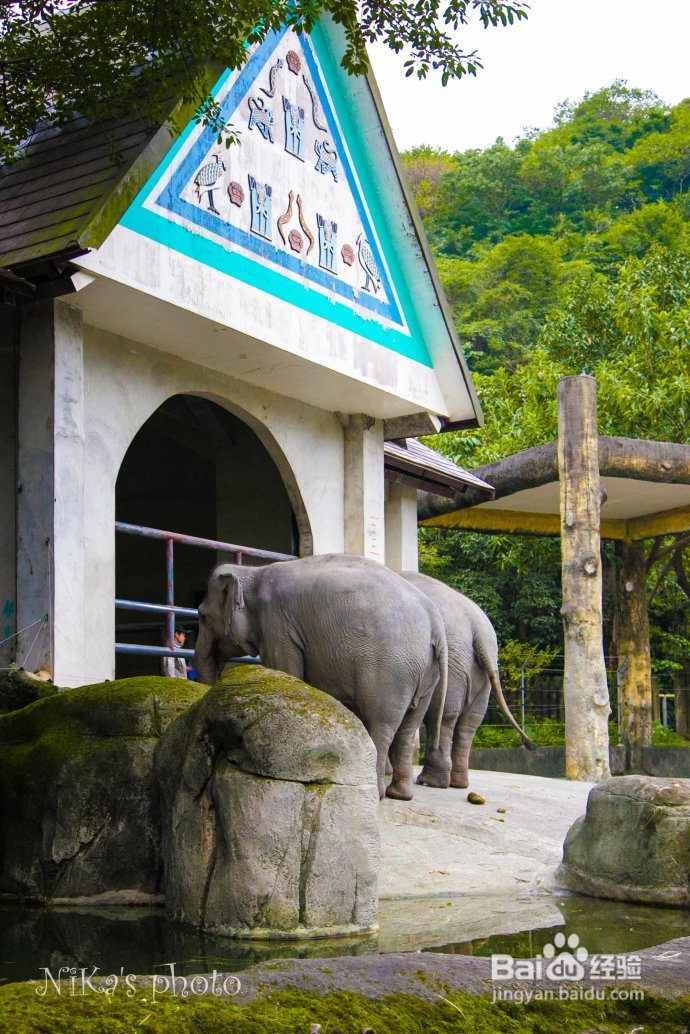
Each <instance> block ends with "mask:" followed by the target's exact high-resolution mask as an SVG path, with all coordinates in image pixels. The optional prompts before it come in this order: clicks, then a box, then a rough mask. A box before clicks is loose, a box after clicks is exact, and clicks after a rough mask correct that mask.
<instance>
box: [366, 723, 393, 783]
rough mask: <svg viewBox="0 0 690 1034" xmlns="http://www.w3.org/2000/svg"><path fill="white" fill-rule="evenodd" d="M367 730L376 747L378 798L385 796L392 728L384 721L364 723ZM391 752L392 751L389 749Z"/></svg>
mask: <svg viewBox="0 0 690 1034" xmlns="http://www.w3.org/2000/svg"><path fill="white" fill-rule="evenodd" d="M365 725H366V729H367V732H368V733H369V735H370V736H371V738H372V740H373V741H374V746H375V747H376V778H377V781H378V784H379V799H383V798H384V797H385V796H386V780H385V777H386V775H387V774H388V773H387V771H386V769H387V768H388V765H389V760H388V758H389V751H391V740H392V739H393V730H392V729H391V728H390V726H389V725H387V724H385V723H383V722H382V723H380V724H379V723H365ZM391 753H392V751H391Z"/></svg>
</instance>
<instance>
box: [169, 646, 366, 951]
mask: <svg viewBox="0 0 690 1034" xmlns="http://www.w3.org/2000/svg"><path fill="white" fill-rule="evenodd" d="M156 774H157V778H158V782H159V786H160V793H161V808H162V822H163V855H164V865H165V888H166V892H165V897H166V909H167V913H168V916H169V917H170V918H171V919H174V920H177V921H181V922H185V923H188V924H191V925H192V926H195V927H197V928H200V929H204V930H208V931H212V932H215V933H220V934H224V935H228V936H240V937H252V936H253V937H297V936H305V937H308V936H319V935H327V934H328V935H331V936H332V935H335V934H345V933H358V932H365V931H368V930H372V929H375V926H376V915H377V882H378V864H379V849H380V848H379V831H378V788H377V781H376V751H375V748H374V745H373V743H372V741H371V740H370V738H369V736H368V735H367V733H366V731H365V729H364V727H363V726H362V724H361V723H360V722H359V720H358V719H357V718H355V717H354V716H353V715H352V714H351V713H350V712H349V711H348V710H347V709H346V708H345V707H343V706H342V704H340V703H338V701H336V700H334V699H333V698H332V697H330V696H327V695H326V694H325V693H321V692H320V691H319V690H316V689H313V688H312V687H311V686H307V685H305V683H303V682H301V681H300V680H299V679H295V678H292V677H291V676H290V675H286V674H284V673H282V672H276V671H270V670H268V669H266V668H262V667H259V666H254V665H252V666H243V667H238V668H235V669H234V670H232V671H230V672H227V673H226V674H225V675H223V676H222V677H221V679H220V681H219V682H218V683H217V684H216V685H215V686H214V687H213V688H212V689H211V690H210V691H209V693H208V694H207V695H206V696H205V697H204V698H203V700H201V701H199V703H198V704H196V705H195V706H194V707H193V708H191V709H190V710H189V711H188V712H187V713H186V714H185V715H182V716H181V717H180V718H179V719H178V720H177V721H176V722H175V723H174V724H173V725H172V726H171V727H170V729H168V731H167V732H166V734H165V735H164V736H163V737H162V739H161V742H160V744H159V747H158V750H157V752H156Z"/></svg>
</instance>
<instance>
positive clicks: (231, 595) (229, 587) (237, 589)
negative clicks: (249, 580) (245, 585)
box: [219, 574, 244, 628]
mask: <svg viewBox="0 0 690 1034" xmlns="http://www.w3.org/2000/svg"><path fill="white" fill-rule="evenodd" d="M219 579H220V581H221V582H222V583H223V586H224V600H223V627H224V628H228V626H229V625H230V622H231V621H232V615H233V613H234V612H235V610H243V609H244V593H243V592H242V583H241V582H240V580H239V578H238V577H237V576H236V575H234V574H221V575H219Z"/></svg>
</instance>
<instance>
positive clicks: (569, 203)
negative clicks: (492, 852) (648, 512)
mask: <svg viewBox="0 0 690 1034" xmlns="http://www.w3.org/2000/svg"><path fill="white" fill-rule="evenodd" d="M403 160H404V163H405V166H406V169H407V172H408V175H409V178H410V181H411V184H412V188H413V191H414V194H415V196H416V199H417V202H418V204H419V207H420V209H421V211H422V215H423V218H424V222H425V225H426V229H427V233H428V235H429V238H430V241H431V245H432V249H433V251H434V255H435V258H436V262H437V264H438V268H439V271H440V275H441V280H442V282H443V285H444V287H445V290H446V293H447V295H448V299H449V302H450V306H451V310H452V313H453V317H454V320H455V325H456V327H457V330H458V334H459V336H460V340H461V342H462V345H463V348H464V350H465V353H466V356H467V359H468V362H469V365H470V368H471V370H472V372H473V375H474V379H475V384H476V386H477V389H478V392H479V396H480V400H481V403H482V406H483V408H484V415H485V419H486V426H485V427H484V428H483V429H481V430H476V431H470V432H456V433H453V434H447V435H441V436H438V437H435V438H431V439H428V442H429V444H431V445H433V447H434V448H436V449H438V450H439V451H441V452H443V453H444V454H446V455H448V456H449V457H450V458H451V459H453V460H455V461H456V462H458V463H460V464H462V465H463V466H468V467H474V466H477V465H479V464H481V463H486V462H490V461H491V460H494V459H497V458H499V457H502V456H506V455H509V454H510V453H513V452H516V451H518V450H520V449H524V448H528V447H530V446H532V445H538V444H541V443H542V442H546V441H550V440H552V439H554V438H555V437H556V433H557V423H556V385H557V382H558V380H559V379H560V378H561V377H563V376H566V375H569V374H577V373H581V372H583V371H586V372H587V373H590V374H592V375H593V376H595V377H596V379H597V385H598V398H599V429H600V433H601V434H613V435H624V436H628V437H633V438H635V437H637V438H645V437H647V438H656V439H660V440H665V441H677V442H688V441H690V437H689V435H690V430H689V428H688V414H689V412H690V99H688V100H685V101H683V102H681V103H680V104H678V105H676V106H675V107H669V106H668V105H666V104H663V103H662V102H661V101H660V100H659V98H658V97H656V96H655V95H654V94H653V93H651V92H649V91H642V90H638V89H631V88H629V87H627V86H626V84H625V83H623V82H621V81H617V82H615V83H613V85H612V86H610V87H607V88H605V89H602V90H599V91H597V92H596V93H592V94H586V95H585V96H584V98H583V99H582V100H581V101H579V102H577V103H572V102H569V101H568V102H564V103H563V104H561V105H559V107H558V108H557V110H556V113H555V117H554V121H553V125H552V127H551V128H549V129H546V130H544V131H542V132H538V131H531V132H528V133H526V135H525V136H524V137H523V138H521V139H519V140H517V141H516V142H515V143H514V144H513V145H509V144H507V143H506V142H505V141H503V140H502V139H498V140H497V141H496V142H495V143H494V144H493V145H492V146H491V147H488V148H486V149H485V150H481V151H480V150H468V151H462V152H455V153H452V154H451V153H448V152H444V151H438V150H434V149H433V148H429V147H417V148H415V149H414V150H412V151H409V152H407V153H406V154H405V155H404V156H403ZM657 548H658V547H657ZM606 550H607V556H608V559H609V561H610V564H609V572H608V573H609V577H610V574H611V569H612V567H613V562H614V561H613V550H612V547H611V548H609V546H608V545H607V547H606ZM422 563H423V566H424V569H425V570H426V571H427V572H428V573H431V574H436V575H438V576H440V577H443V578H445V579H446V580H448V581H450V582H451V584H454V585H455V586H456V587H457V588H460V589H462V590H463V591H465V592H467V593H468V594H469V595H472V596H473V597H474V598H475V599H477V601H478V602H479V603H480V604H481V605H482V606H484V608H485V609H486V610H487V612H488V613H489V615H490V616H491V617H492V618H493V619H494V621H495V623H496V625H497V630H498V632H499V635H500V636H501V638H502V639H503V640H504V641H506V640H517V641H522V642H524V643H529V644H531V646H533V645H535V644H537V645H539V646H542V647H550V648H552V649H559V648H560V643H561V630H560V618H559V614H558V610H559V605H560V578H559V551H558V542H557V541H556V540H534V539H531V540H528V539H520V538H517V537H512V538H508V537H507V536H498V537H488V536H477V535H468V534H466V533H462V534H461V533H455V534H453V533H450V534H445V533H440V532H431V531H429V532H426V533H425V534H424V536H423V541H422ZM688 566H690V565H689V564H688V560H687V559H686V560H685V566H684V567H683V561H681V564H680V567H679V566H678V565H677V564H676V565H675V566H674V565H671V566H670V567H667V569H666V571H665V573H664V574H663V577H662V578H661V584H660V586H659V588H658V589H657V590H656V591H655V594H654V601H653V605H652V620H653V647H654V661H655V665H656V668H657V670H658V671H662V672H663V671H666V672H668V671H673V670H678V669H679V668H680V667H681V666H682V665H683V664H684V663H686V662H688V661H690V649H689V648H688V644H687V639H686V634H687V631H688V599H687V597H686V595H685V594H684V592H683V591H682V585H683V584H684V582H685V583H687V584H688V585H690V583H689V582H687V571H688ZM659 574H660V571H659V570H658V569H656V568H652V573H651V575H650V579H651V580H650V588H651V589H654V586H655V585H656V581H657V580H659ZM607 592H608V587H607ZM608 602H609V603H610V600H609V601H608ZM607 610H608V614H609V618H610V615H611V607H610V606H609V607H608V608H607ZM609 633H610V628H609V629H608V630H607V634H609Z"/></svg>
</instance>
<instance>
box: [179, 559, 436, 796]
mask: <svg viewBox="0 0 690 1034" xmlns="http://www.w3.org/2000/svg"><path fill="white" fill-rule="evenodd" d="M247 654H250V655H253V656H256V655H260V657H261V661H262V663H263V664H265V665H266V666H267V667H269V668H275V669H278V670H279V671H284V672H287V674H289V675H294V676H295V677H297V678H299V679H303V680H304V681H305V682H307V683H309V684H310V685H312V686H315V687H316V688H317V689H320V690H323V691H324V692H325V693H329V694H330V695H331V696H333V697H335V698H336V699H337V700H340V701H341V703H343V704H344V705H345V706H346V707H348V708H349V709H350V710H351V711H353V712H354V713H355V714H356V715H357V717H358V718H359V719H360V720H361V721H362V723H363V724H364V726H365V728H366V730H367V732H368V733H369V735H370V736H371V738H372V740H373V741H374V745H375V747H376V752H377V777H378V785H379V796H380V797H383V796H384V795H385V796H388V797H392V798H394V799H397V800H411V798H412V795H413V771H412V753H413V748H414V738H415V733H416V732H417V730H418V728H419V727H420V725H421V723H422V719H423V718H424V717H425V715H426V716H427V723H428V728H429V729H430V730H431V732H430V737H431V739H432V741H433V742H434V743H436V744H438V738H439V735H440V725H441V718H442V714H443V702H444V700H445V695H446V682H447V674H448V651H447V645H446V633H445V629H444V626H443V619H442V618H441V615H440V613H439V611H438V609H437V607H436V605H435V604H434V603H433V602H432V601H431V600H430V599H429V598H428V596H426V595H424V594H423V593H421V592H419V590H418V589H417V588H415V587H414V586H413V585H409V584H407V583H405V582H403V581H402V579H400V578H399V576H398V575H397V574H395V573H394V572H393V571H390V570H388V569H387V568H385V567H383V566H382V565H381V564H378V563H376V562H374V561H372V560H367V559H365V558H364V557H359V556H354V555H349V554H344V553H332V554H325V555H321V556H313V557H303V558H300V559H298V560H287V561H281V562H279V563H274V564H270V565H269V566H266V567H246V566H239V565H237V564H222V565H221V566H219V567H217V568H216V569H215V570H214V571H213V573H212V575H211V577H210V580H209V584H208V592H207V595H206V598H205V599H204V601H203V602H202V603H201V605H200V607H199V634H198V637H197V642H196V650H195V657H194V661H195V667H196V672H197V678H198V679H199V681H201V682H206V683H208V684H212V683H214V682H215V681H216V679H217V677H218V673H219V669H220V670H222V667H223V664H224V663H225V661H228V660H231V659H232V658H233V657H239V656H243V655H247ZM389 749H390V755H391V761H392V764H393V778H392V781H391V783H390V785H389V786H388V787H387V788H386V786H385V783H384V775H385V764H386V758H387V755H388V751H389Z"/></svg>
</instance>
